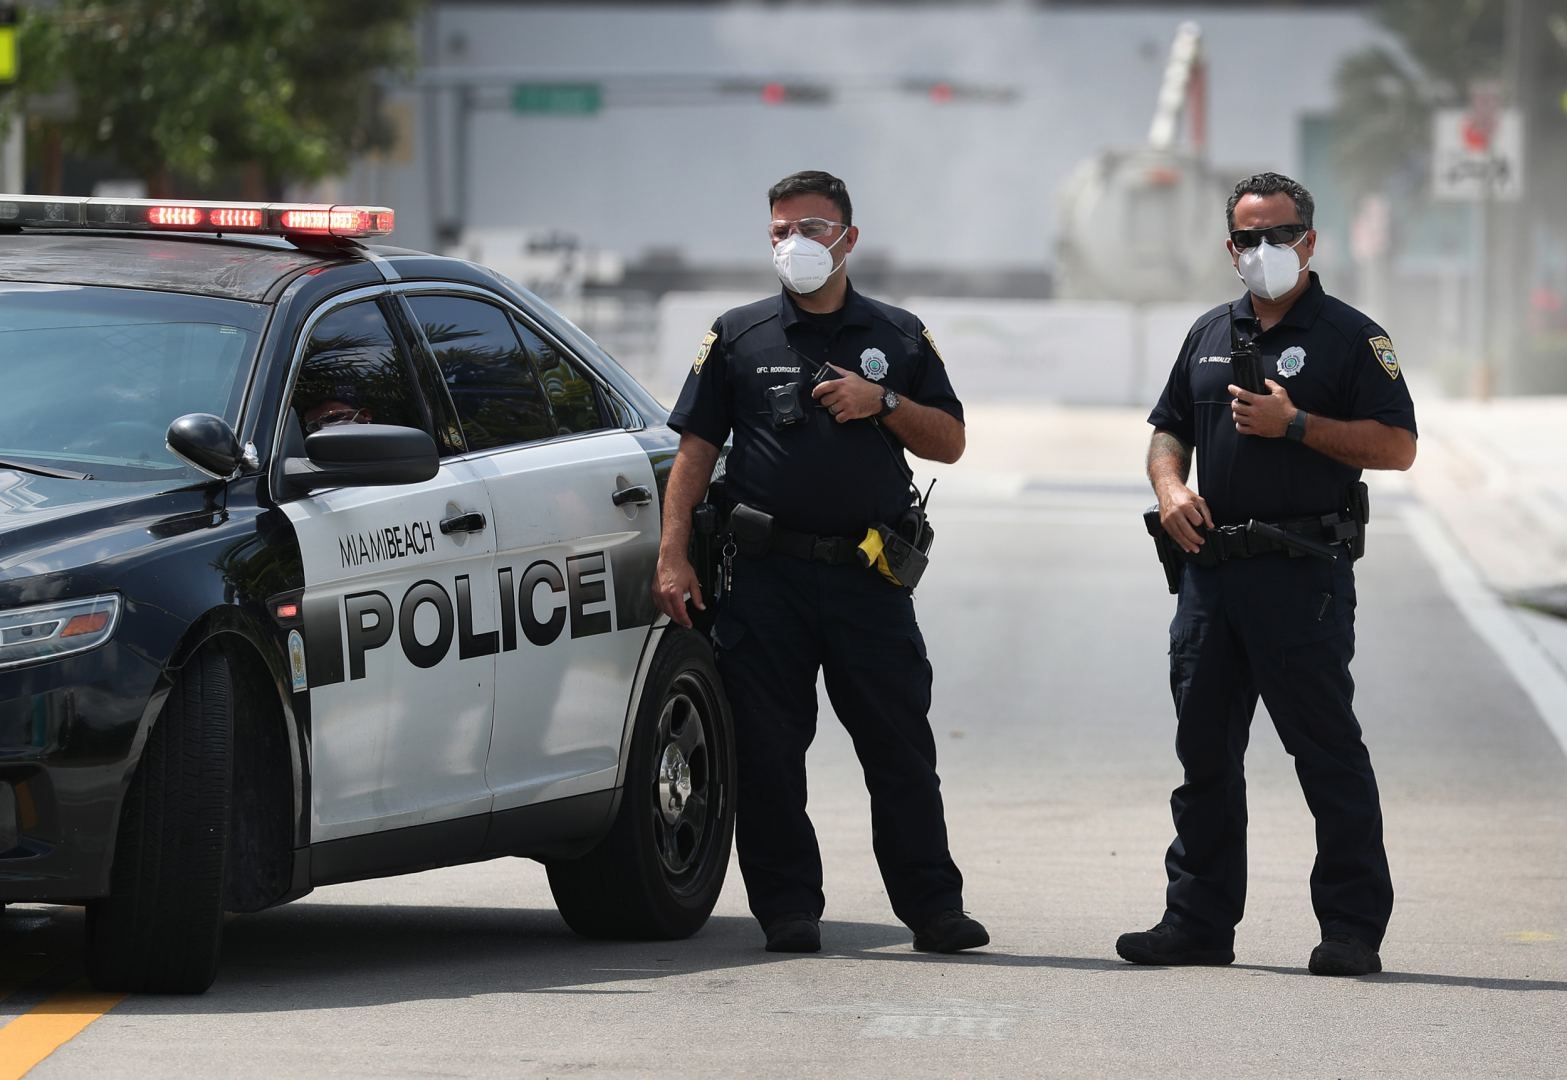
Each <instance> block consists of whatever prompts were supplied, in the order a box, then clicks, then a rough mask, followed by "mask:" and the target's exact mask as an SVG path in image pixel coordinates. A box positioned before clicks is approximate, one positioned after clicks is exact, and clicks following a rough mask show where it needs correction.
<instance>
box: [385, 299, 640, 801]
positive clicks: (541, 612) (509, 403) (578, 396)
mask: <svg viewBox="0 0 1567 1080" xmlns="http://www.w3.org/2000/svg"><path fill="white" fill-rule="evenodd" d="M407 299H408V302H409V304H410V307H411V308H412V311H413V314H414V317H415V320H416V321H417V323H418V324H419V326H420V328H421V329H422V331H423V332H424V334H425V336H426V338H427V339H428V341H429V343H430V346H431V348H432V350H433V351H434V353H435V356H436V360H437V363H438V364H439V366H440V369H441V372H442V376H443V378H444V379H445V381H446V384H447V389H448V391H449V392H450V394H451V398H452V402H453V404H454V406H455V408H456V411H457V414H458V416H459V418H460V419H461V421H462V424H463V429H464V434H465V437H466V439H467V441H468V445H469V449H470V455H469V458H470V461H471V463H472V464H473V466H474V467H475V469H476V471H477V472H478V473H479V475H481V476H482V477H483V478H484V483H485V485H486V487H487V488H488V489H489V494H490V503H491V505H492V507H493V508H494V515H495V545H496V574H497V577H498V578H499V579H500V581H501V583H502V584H501V597H502V606H503V615H502V626H503V628H505V629H503V633H502V644H501V651H500V653H499V654H498V656H497V663H496V675H495V679H496V682H495V688H496V722H495V731H494V734H493V736H492V738H491V740H490V754H489V760H488V764H487V767H486V775H487V777H488V779H489V784H490V788H491V790H492V791H493V792H494V794H495V804H494V805H495V809H496V810H497V811H500V810H504V809H509V808H512V807H516V806H523V805H527V804H530V803H535V802H542V801H545V800H549V799H556V798H563V797H565V796H568V795H575V794H579V793H582V792H586V791H595V790H601V789H604V788H608V787H612V786H613V785H614V783H615V780H616V771H617V766H618V762H619V757H620V751H621V741H622V735H623V733H624V730H625V722H626V713H627V706H628V703H629V701H630V696H631V689H632V684H633V682H634V680H635V678H636V672H637V667H638V663H639V660H640V657H641V653H642V649H643V646H644V644H645V642H646V639H647V633H648V627H649V626H650V625H651V623H652V614H653V608H652V601H651V597H650V593H649V590H650V586H651V580H652V572H653V568H654V565H655V563H656V561H657V556H658V536H659V531H658V530H659V506H658V500H657V490H658V489H657V485H656V483H655V480H654V476H653V468H652V464H651V463H650V461H649V458H648V455H647V452H646V451H645V450H644V449H643V448H642V446H641V444H640V443H638V442H637V440H636V439H635V438H634V437H633V436H632V435H631V434H629V433H628V432H626V431H625V430H624V429H623V428H622V427H621V426H620V424H619V423H618V422H616V421H614V420H613V419H612V414H611V412H610V410H609V408H608V407H607V406H608V402H607V401H606V399H605V396H604V395H605V393H606V391H605V390H604V388H603V387H602V386H600V384H599V383H598V382H597V381H596V380H595V379H594V378H592V377H591V375H590V374H589V372H588V370H587V368H586V367H585V365H583V364H582V362H581V361H580V360H578V359H577V358H575V357H572V356H570V355H569V354H568V353H567V352H566V351H565V350H564V348H563V347H562V346H561V345H560V344H558V343H557V342H555V341H554V340H553V339H551V338H549V337H547V336H546V335H544V334H543V333H542V332H541V331H540V330H539V329H538V328H537V327H535V326H533V325H532V324H531V323H529V322H527V321H525V320H524V319H521V318H519V316H518V313H517V312H516V311H515V310H514V309H510V308H509V307H504V306H503V305H502V302H501V301H499V300H498V299H497V298H487V297H485V296H482V295H478V294H470V295H456V294H445V295H435V294H428V293H427V294H418V293H410V294H407ZM454 327H465V328H468V330H469V331H470V332H469V333H467V334H461V335H460V334H455V333H454V331H453V330H452V328H454ZM479 327H483V332H482V334H481V333H479V332H478V329H477V328H479ZM481 342H482V343H483V344H482V345H481V344H480V343H481ZM476 357H482V358H483V360H484V362H483V363H476ZM513 620H515V624H514V625H513Z"/></svg>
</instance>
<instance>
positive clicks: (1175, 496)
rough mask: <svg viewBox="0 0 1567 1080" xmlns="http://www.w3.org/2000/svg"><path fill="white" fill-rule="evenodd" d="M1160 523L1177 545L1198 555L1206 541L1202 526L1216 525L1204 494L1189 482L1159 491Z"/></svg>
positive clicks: (1210, 526) (1191, 553)
mask: <svg viewBox="0 0 1567 1080" xmlns="http://www.w3.org/2000/svg"><path fill="white" fill-rule="evenodd" d="M1159 523H1160V524H1161V525H1163V526H1164V531H1165V532H1167V533H1169V534H1170V539H1171V540H1174V541H1175V544H1176V546H1177V547H1179V548H1180V549H1181V550H1182V551H1184V552H1186V553H1187V554H1188V555H1195V554H1197V549H1198V548H1200V547H1202V542H1203V537H1202V534H1201V533H1200V532H1198V531H1197V529H1198V526H1202V527H1205V528H1209V529H1211V528H1213V514H1212V513H1210V512H1209V510H1208V501H1207V500H1206V499H1204V498H1203V497H1202V496H1201V495H1199V494H1197V493H1196V492H1195V491H1193V490H1192V489H1191V488H1189V487H1187V486H1186V485H1185V484H1171V485H1170V486H1169V487H1167V488H1165V490H1163V491H1161V492H1159Z"/></svg>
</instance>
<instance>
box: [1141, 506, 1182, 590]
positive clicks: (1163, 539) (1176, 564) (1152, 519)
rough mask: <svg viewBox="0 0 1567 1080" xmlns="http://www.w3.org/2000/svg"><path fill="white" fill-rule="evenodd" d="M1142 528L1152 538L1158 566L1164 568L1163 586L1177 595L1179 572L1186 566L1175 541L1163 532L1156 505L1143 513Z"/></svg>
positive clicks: (1179, 581)
mask: <svg viewBox="0 0 1567 1080" xmlns="http://www.w3.org/2000/svg"><path fill="white" fill-rule="evenodd" d="M1143 527H1144V528H1145V529H1147V530H1148V535H1149V536H1151V537H1153V546H1154V551H1155V552H1156V553H1157V554H1158V556H1159V565H1160V566H1161V567H1163V568H1164V583H1165V585H1167V586H1169V589H1170V593H1171V594H1172V595H1174V594H1178V593H1179V592H1180V591H1181V571H1182V570H1183V569H1185V566H1186V564H1185V563H1184V562H1182V561H1181V553H1180V549H1178V548H1177V547H1176V546H1175V541H1174V540H1172V539H1170V534H1169V533H1167V532H1165V531H1164V522H1162V521H1160V520H1159V506H1158V504H1157V503H1155V504H1154V505H1153V506H1150V507H1149V508H1148V509H1147V510H1144V511H1143Z"/></svg>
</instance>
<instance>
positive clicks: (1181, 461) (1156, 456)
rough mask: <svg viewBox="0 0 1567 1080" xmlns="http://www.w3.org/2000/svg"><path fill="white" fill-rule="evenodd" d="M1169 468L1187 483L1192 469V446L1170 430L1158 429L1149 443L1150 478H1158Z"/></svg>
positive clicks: (1182, 481)
mask: <svg viewBox="0 0 1567 1080" xmlns="http://www.w3.org/2000/svg"><path fill="white" fill-rule="evenodd" d="M1167 470H1168V471H1173V472H1174V473H1175V475H1176V477H1178V478H1179V479H1180V481H1181V483H1183V484H1184V483H1186V478H1187V477H1188V476H1190V475H1191V471H1192V448H1191V447H1189V446H1187V445H1186V444H1185V443H1183V442H1182V441H1181V440H1180V439H1177V438H1176V437H1175V436H1174V435H1171V434H1170V433H1169V432H1168V431H1156V432H1154V433H1153V438H1152V439H1151V440H1150V441H1149V443H1148V479H1149V480H1150V481H1153V480H1156V479H1158V476H1159V473H1161V472H1165V471H1167Z"/></svg>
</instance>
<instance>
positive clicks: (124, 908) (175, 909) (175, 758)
mask: <svg viewBox="0 0 1567 1080" xmlns="http://www.w3.org/2000/svg"><path fill="white" fill-rule="evenodd" d="M233 737H234V707H233V701H232V697H231V693H230V680H229V668H228V662H227V661H226V660H225V659H224V658H223V655H222V654H221V653H219V652H217V651H216V650H211V649H209V650H203V651H202V652H201V653H199V654H197V656H196V657H194V658H193V659H192V660H191V661H190V663H188V664H187V665H186V666H185V668H184V669H183V670H182V671H181V672H180V674H179V677H178V681H177V682H176V684H175V686H174V689H173V690H172V691H171V692H170V694H169V699H168V702H167V703H166V704H165V705H164V707H163V712H162V714H160V715H159V717H158V719H157V722H156V723H154V724H153V727H152V732H151V734H150V735H149V736H148V738H147V745H146V747H145V749H143V751H142V756H141V760H140V761H139V762H137V764H136V772H135V774H134V775H133V776H132V777H131V785H130V789H129V790H128V791H127V792H126V795H125V805H124V808H123V809H122V810H121V813H120V828H119V836H118V840H117V841H116V843H115V850H114V867H113V869H112V870H111V872H110V879H109V896H108V897H107V898H106V899H103V900H94V901H92V902H91V903H89V904H88V905H87V972H88V976H89V977H90V978H91V980H92V983H93V985H94V986H96V987H97V988H98V989H100V990H115V991H130V992H140V993H154V994H199V993H201V992H203V991H204V990H206V989H207V987H209V986H211V985H212V980H213V979H214V978H216V977H217V973H218V956H219V952H220V950H221V947H222V940H223V876H224V872H225V869H226V862H227V855H228V836H229V813H230V800H231V798H232V794H231V787H232V785H231V780H230V773H231V768H232V765H231V762H232V755H233Z"/></svg>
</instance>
